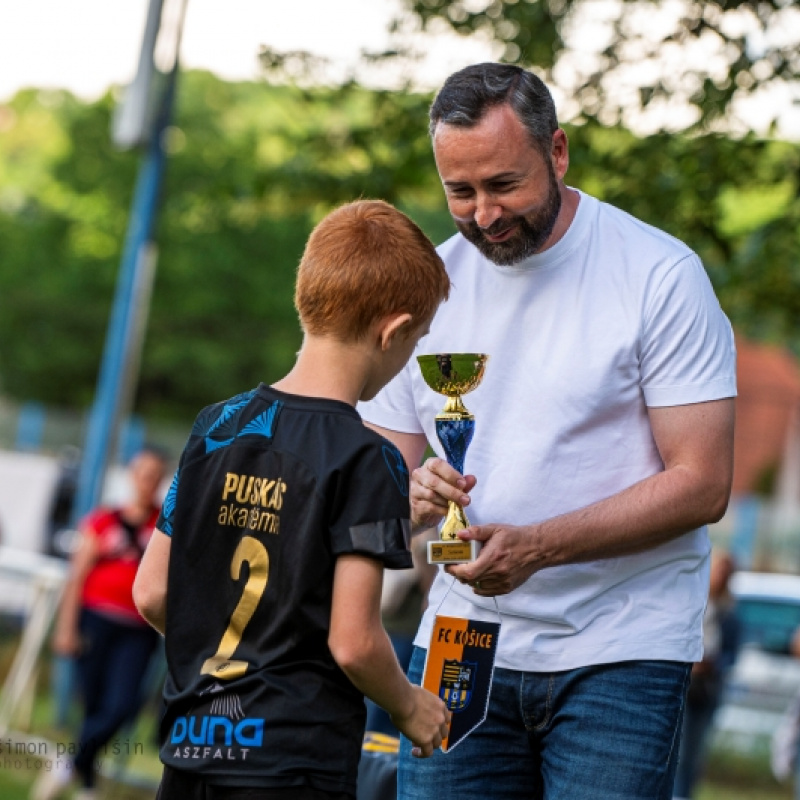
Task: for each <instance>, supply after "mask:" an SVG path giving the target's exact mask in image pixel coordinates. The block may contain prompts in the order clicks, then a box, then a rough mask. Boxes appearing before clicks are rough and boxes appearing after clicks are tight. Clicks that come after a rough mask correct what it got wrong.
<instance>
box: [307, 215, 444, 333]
mask: <svg viewBox="0 0 800 800" xmlns="http://www.w3.org/2000/svg"><path fill="white" fill-rule="evenodd" d="M449 291H450V279H449V278H448V277H447V273H446V272H445V269H444V263H443V262H442V259H441V258H440V257H439V255H438V254H437V253H436V250H435V249H434V246H433V244H432V243H431V241H430V240H429V239H428V237H427V236H425V234H424V233H423V232H422V231H421V230H420V229H419V227H418V226H417V225H416V224H415V223H414V222H412V221H411V220H410V219H409V218H408V217H407V216H406V215H405V214H403V213H402V212H401V211H398V210H397V209H396V208H394V207H393V206H391V205H389V204H388V203H385V202H384V201H382V200H359V201H356V202H354V203H348V204H347V205H343V206H340V207H339V208H337V209H335V210H334V211H332V212H331V213H330V214H328V216H327V217H325V218H324V219H323V220H322V222H320V223H319V224H318V225H317V227H316V228H314V230H313V231H312V233H311V236H310V237H309V239H308V243H307V244H306V248H305V252H304V253H303V258H302V259H301V261H300V266H299V268H298V270H297V284H296V287H295V296H294V299H295V306H296V307H297V311H298V313H299V315H300V322H301V324H302V326H303V330H304V331H305V332H306V333H308V334H311V335H316V336H335V337H336V338H338V339H341V340H345V341H346V340H355V339H360V338H362V337H363V336H365V335H366V334H367V332H368V330H369V328H370V327H371V326H372V324H373V323H374V322H375V321H376V320H379V319H382V318H383V317H386V316H388V315H389V314H393V313H398V312H401V313H402V312H407V313H409V314H411V316H412V327H416V326H417V325H418V324H422V323H423V322H424V321H425V320H427V319H429V318H430V317H431V316H432V315H433V312H434V311H435V310H436V307H437V306H438V305H439V303H440V302H442V300H445V299H447V296H448V293H449Z"/></svg>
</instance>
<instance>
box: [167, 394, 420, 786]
mask: <svg viewBox="0 0 800 800" xmlns="http://www.w3.org/2000/svg"><path fill="white" fill-rule="evenodd" d="M408 518H409V504H408V471H407V469H406V466H405V463H404V461H403V458H402V456H401V455H400V453H399V452H398V450H397V449H396V448H395V447H394V446H393V445H391V444H390V443H389V442H388V441H386V440H385V439H384V438H382V437H381V436H379V435H377V434H376V433H375V432H374V431H371V430H369V429H368V428H366V427H364V425H363V424H362V422H361V418H360V417H359V415H358V413H357V412H356V411H355V409H354V408H352V407H351V406H349V405H347V404H345V403H341V402H338V401H334V400H327V399H320V398H308V397H298V396H294V395H287V394H284V393H281V392H278V391H276V390H274V389H272V388H269V387H267V386H264V385H263V384H262V385H261V386H259V387H258V388H257V389H255V390H253V391H251V392H248V393H246V394H242V395H239V396H237V397H235V398H233V399H231V400H228V401H226V402H225V403H220V404H218V405H214V406H210V407H209V408H206V409H205V410H203V411H202V412H201V413H200V415H199V416H198V418H197V420H196V422H195V425H194V428H193V430H192V433H191V436H190V439H189V442H188V443H187V445H186V448H185V450H184V452H183V455H182V456H181V461H180V465H179V468H178V472H177V473H176V475H175V479H174V481H173V484H172V487H171V488H170V491H169V493H168V495H167V498H166V500H165V502H164V506H163V511H162V516H161V518H160V520H159V522H158V527H159V528H160V530H162V531H164V533H166V534H168V535H170V536H171V537H172V545H171V555H170V563H169V581H168V592H167V616H166V619H167V627H166V651H167V662H168V667H169V673H168V676H167V681H166V685H165V688H164V700H165V704H166V710H165V714H164V717H163V720H162V725H161V759H162V761H163V762H164V763H165V764H168V765H169V766H172V767H175V768H176V769H181V770H188V771H196V772H199V773H202V774H203V775H205V776H207V777H208V780H209V782H211V783H217V784H221V785H229V786H261V787H275V788H277V787H289V786H297V785H310V786H313V787H315V788H317V789H321V790H324V791H331V792H343V791H344V792H351V793H353V794H354V793H355V780H356V772H357V766H358V759H359V754H360V747H361V740H362V737H363V732H364V716H365V714H364V702H363V697H362V695H361V693H360V692H359V691H358V690H357V689H356V688H355V687H354V686H353V685H352V683H350V681H349V680H348V678H347V677H346V676H345V674H344V673H343V672H342V671H341V670H340V669H339V667H338V665H337V664H336V662H335V661H334V660H333V657H332V656H331V654H330V651H329V649H328V632H329V626H330V613H331V597H332V590H333V570H334V565H335V561H336V558H337V556H339V555H342V554H347V553H359V554H363V555H366V556H369V557H372V558H375V559H378V560H379V561H381V562H382V563H383V564H384V565H385V566H387V567H392V568H402V567H410V566H411V556H410V554H409V551H408V536H409V530H410V524H409V521H408Z"/></svg>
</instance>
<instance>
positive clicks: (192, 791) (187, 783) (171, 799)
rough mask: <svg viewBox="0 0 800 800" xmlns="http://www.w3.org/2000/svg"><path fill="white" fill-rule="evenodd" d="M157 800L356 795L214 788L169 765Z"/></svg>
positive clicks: (304, 799)
mask: <svg viewBox="0 0 800 800" xmlns="http://www.w3.org/2000/svg"><path fill="white" fill-rule="evenodd" d="M156 800H354V796H353V795H351V794H347V793H346V792H323V791H320V790H319V789H312V788H311V787H310V786H293V787H290V788H288V789H258V788H255V787H252V786H220V785H218V784H217V785H213V784H210V783H208V781H207V779H206V778H203V777H202V776H200V775H195V774H194V773H192V772H183V771H182V770H178V769H173V768H172V767H166V766H165V767H164V774H163V775H162V776H161V784H160V785H159V787H158V794H157V795H156Z"/></svg>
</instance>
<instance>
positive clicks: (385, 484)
mask: <svg viewBox="0 0 800 800" xmlns="http://www.w3.org/2000/svg"><path fill="white" fill-rule="evenodd" d="M330 531H331V542H332V548H333V553H334V555H336V556H340V555H346V554H359V555H365V556H369V557H370V558H375V559H377V560H378V561H380V562H381V563H382V564H383V565H384V566H385V567H388V568H389V569H406V568H408V567H411V566H413V563H412V560H411V552H410V551H409V547H408V543H409V540H410V536H411V522H410V506H409V502H408V468H407V467H406V464H405V461H404V460H403V456H402V455H401V454H400V451H399V450H398V449H397V448H396V447H394V446H393V445H392V444H390V443H389V442H388V441H386V440H379V439H378V437H376V439H375V441H374V442H373V443H370V444H368V445H366V446H364V447H361V448H359V449H358V451H357V452H356V453H355V454H354V456H353V458H352V459H351V460H350V462H349V464H348V465H347V468H346V469H344V470H342V471H341V472H340V474H339V475H338V477H337V482H336V488H335V491H334V496H333V509H332V515H331V522H330Z"/></svg>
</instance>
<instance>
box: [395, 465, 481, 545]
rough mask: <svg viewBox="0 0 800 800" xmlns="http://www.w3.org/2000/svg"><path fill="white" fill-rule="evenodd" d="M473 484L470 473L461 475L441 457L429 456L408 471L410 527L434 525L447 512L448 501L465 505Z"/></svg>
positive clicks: (472, 477) (467, 502)
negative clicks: (420, 464) (412, 469)
mask: <svg viewBox="0 0 800 800" xmlns="http://www.w3.org/2000/svg"><path fill="white" fill-rule="evenodd" d="M475 483H476V478H475V476H474V475H462V474H461V473H460V472H458V471H457V470H455V469H453V467H451V466H450V465H449V464H448V463H447V462H446V461H443V460H442V459H441V458H429V459H428V460H427V461H426V462H425V463H424V464H423V465H422V466H421V467H417V469H415V470H414V471H413V472H412V473H411V488H410V493H409V496H410V499H411V521H412V523H413V526H414V528H415V529H416V528H430V527H434V526H435V525H437V524H438V523H439V520H441V519H442V517H443V516H444V515H445V514H446V513H447V503H448V501H449V500H452V501H453V502H455V503H458V504H459V505H461V506H468V505H469V503H470V498H469V492H471V491H472V489H473V488H474V487H475Z"/></svg>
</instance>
